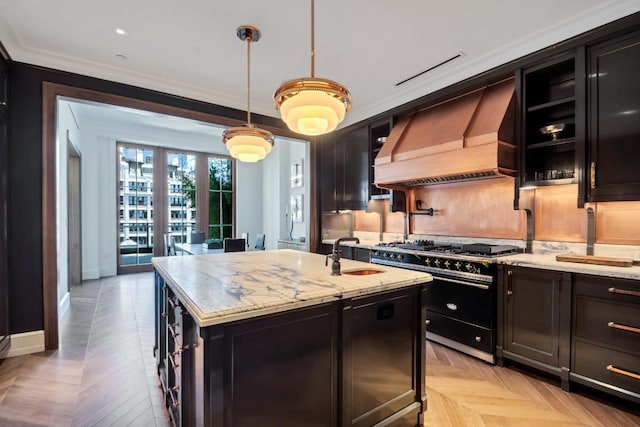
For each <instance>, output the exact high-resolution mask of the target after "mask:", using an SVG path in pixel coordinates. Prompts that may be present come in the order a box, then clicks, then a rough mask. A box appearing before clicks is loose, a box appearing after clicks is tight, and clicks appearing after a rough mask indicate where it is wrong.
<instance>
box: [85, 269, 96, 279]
mask: <svg viewBox="0 0 640 427" xmlns="http://www.w3.org/2000/svg"><path fill="white" fill-rule="evenodd" d="M99 278H100V270H98V269H93V270H82V280H93V279H99Z"/></svg>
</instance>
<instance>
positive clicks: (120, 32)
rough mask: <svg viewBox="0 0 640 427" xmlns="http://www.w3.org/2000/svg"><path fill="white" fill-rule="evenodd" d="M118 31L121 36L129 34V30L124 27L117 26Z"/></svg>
mask: <svg viewBox="0 0 640 427" xmlns="http://www.w3.org/2000/svg"><path fill="white" fill-rule="evenodd" d="M116 33H118V34H120V35H121V36H124V35H125V34H127V32H126V31H125V30H123V29H122V28H116Z"/></svg>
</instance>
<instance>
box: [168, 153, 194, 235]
mask: <svg viewBox="0 0 640 427" xmlns="http://www.w3.org/2000/svg"><path fill="white" fill-rule="evenodd" d="M196 176H197V175H196V155H195V154H188V153H176V152H169V153H167V189H168V190H167V193H168V194H167V200H168V202H169V206H168V209H169V224H168V225H167V229H169V230H172V231H171V237H172V238H173V239H174V240H175V241H176V242H180V243H185V242H189V241H190V240H189V239H191V232H192V231H197V230H196V222H195V219H194V218H190V216H189V215H188V211H189V210H191V209H192V208H193V209H195V208H196V186H197V178H196Z"/></svg>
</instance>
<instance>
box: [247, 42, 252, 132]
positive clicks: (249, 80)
mask: <svg viewBox="0 0 640 427" xmlns="http://www.w3.org/2000/svg"><path fill="white" fill-rule="evenodd" d="M251 39H252V37H247V124H248V125H249V126H251Z"/></svg>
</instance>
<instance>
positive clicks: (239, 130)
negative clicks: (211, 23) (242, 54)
mask: <svg viewBox="0 0 640 427" xmlns="http://www.w3.org/2000/svg"><path fill="white" fill-rule="evenodd" d="M236 35H237V36H238V38H239V39H240V40H242V41H245V40H246V42H247V123H246V124H245V125H243V126H236V127H231V128H228V129H226V130H225V131H224V132H223V133H222V142H224V144H225V145H226V146H227V150H229V154H231V157H233V158H234V159H238V160H240V161H241V162H245V163H255V162H257V161H258V160H262V159H264V158H265V157H266V156H267V154H269V153H270V152H271V147H273V144H274V138H273V134H272V133H271V132H269V131H267V130H264V129H260V128H259V127H256V126H254V125H252V124H251V48H250V44H251V42H257V41H258V40H259V39H260V31H259V30H258V29H257V28H256V27H252V26H249V25H244V26H241V27H238V29H237V30H236Z"/></svg>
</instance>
